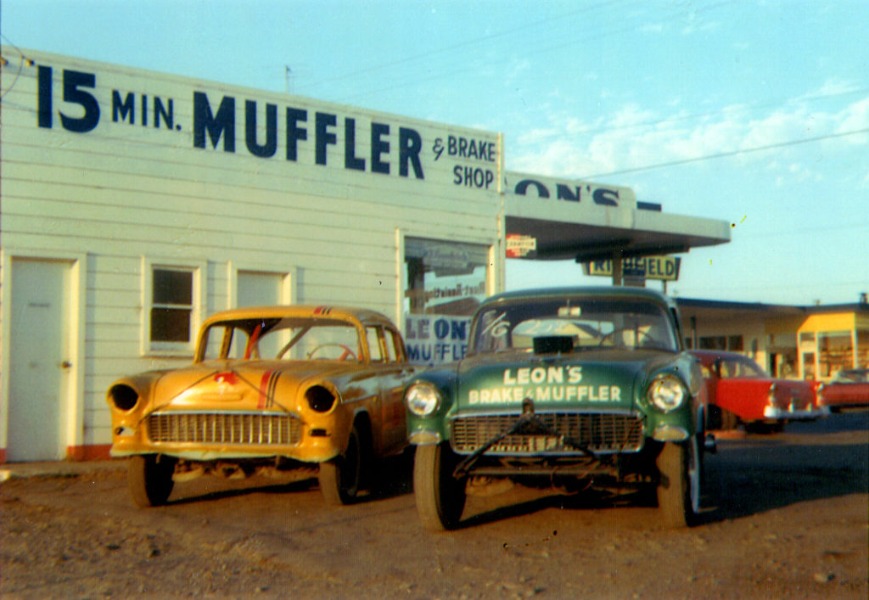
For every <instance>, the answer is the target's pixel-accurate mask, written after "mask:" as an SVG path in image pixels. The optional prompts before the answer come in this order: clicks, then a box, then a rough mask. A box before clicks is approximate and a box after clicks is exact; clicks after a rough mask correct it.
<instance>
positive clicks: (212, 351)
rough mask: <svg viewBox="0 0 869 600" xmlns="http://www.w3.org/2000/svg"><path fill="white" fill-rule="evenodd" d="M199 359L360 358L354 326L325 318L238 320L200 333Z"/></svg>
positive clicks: (216, 325) (220, 324)
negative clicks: (201, 334) (201, 335)
mask: <svg viewBox="0 0 869 600" xmlns="http://www.w3.org/2000/svg"><path fill="white" fill-rule="evenodd" d="M197 356H199V359H200V360H214V359H241V360H259V359H265V360H274V359H281V360H344V361H346V360H350V361H357V360H359V359H360V357H361V356H362V354H361V352H360V347H359V336H358V333H357V330H356V328H355V327H353V326H352V325H351V324H349V323H344V322H342V321H332V320H326V319H301V318H296V319H238V320H233V321H226V322H221V323H217V324H215V325H212V326H211V327H209V328H208V329H207V330H206V331H205V333H204V334H203V339H202V341H201V344H200V350H199V352H198V354H197Z"/></svg>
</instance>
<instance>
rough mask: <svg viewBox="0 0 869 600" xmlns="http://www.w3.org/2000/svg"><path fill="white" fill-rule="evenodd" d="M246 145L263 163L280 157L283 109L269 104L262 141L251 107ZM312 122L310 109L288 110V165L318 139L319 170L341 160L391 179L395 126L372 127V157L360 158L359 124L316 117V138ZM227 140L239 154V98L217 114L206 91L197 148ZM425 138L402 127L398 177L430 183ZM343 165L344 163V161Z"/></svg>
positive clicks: (200, 102)
mask: <svg viewBox="0 0 869 600" xmlns="http://www.w3.org/2000/svg"><path fill="white" fill-rule="evenodd" d="M244 115H245V123H244V127H245V145H246V147H247V150H248V152H250V153H251V154H253V155H254V156H259V157H261V158H272V157H273V156H275V155H276V154H277V147H278V107H277V106H276V105H274V104H266V105H265V126H264V127H263V129H265V140H264V142H263V143H260V141H259V140H258V138H257V131H258V130H259V128H260V127H259V125H258V120H259V108H258V105H257V103H256V102H254V101H252V100H248V101H246V102H245V111H244ZM309 117H310V115H309V114H308V111H307V110H304V109H298V108H293V107H287V108H286V109H285V111H284V132H285V136H284V139H285V155H284V157H285V158H286V160H288V161H296V160H298V157H299V147H300V143H301V144H305V143H307V141H308V140H309V139H310V138H311V137H313V151H314V162H315V163H316V164H318V165H323V166H325V165H327V164H329V157H330V155H332V154H336V155H337V160H338V161H341V160H343V167H344V168H345V169H349V170H355V171H371V172H372V173H381V174H384V175H389V174H390V173H391V170H392V164H391V163H390V161H389V155H390V154H391V152H392V147H391V142H390V138H389V135H390V133H391V131H390V125H388V124H386V123H377V122H372V123H371V135H370V140H369V141H370V155H368V156H367V157H362V156H359V154H358V152H357V141H356V119H353V118H350V117H345V118H344V119H343V123H342V124H341V126H339V122H338V115H334V114H332V113H325V112H319V111H317V112H315V113H314V115H313V118H312V119H311V120H312V121H313V136H310V135H309V133H311V132H310V131H309V128H308V126H307V124H308V123H309ZM339 129H342V130H343V131H342V132H343V146H344V147H343V151H342V150H339V149H337V146H338V130H339ZM221 138H222V139H223V150H224V152H230V153H232V152H235V149H236V110H235V98H233V97H232V96H224V97H223V98H222V99H221V100H220V104H219V105H218V108H217V111H214V110H213V108H212V105H211V102H210V101H209V99H208V96H207V95H206V94H205V93H204V92H194V93H193V145H194V147H196V148H202V149H206V148H207V147H208V145H209V142H210V145H211V147H212V148H215V149H216V148H217V147H218V145H219V143H220V141H221ZM421 151H422V137H421V136H420V134H419V132H417V131H416V130H415V129H411V128H408V127H399V128H398V148H397V153H398V175H399V176H400V177H409V176H411V172H412V174H413V176H414V177H415V178H416V179H425V174H424V173H423V168H422V160H421V159H420V153H421ZM339 164H340V162H339Z"/></svg>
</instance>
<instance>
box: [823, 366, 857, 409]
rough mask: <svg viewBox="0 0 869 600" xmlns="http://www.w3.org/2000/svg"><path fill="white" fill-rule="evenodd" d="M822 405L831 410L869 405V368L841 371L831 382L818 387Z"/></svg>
mask: <svg viewBox="0 0 869 600" xmlns="http://www.w3.org/2000/svg"><path fill="white" fill-rule="evenodd" d="M818 396H819V402H820V404H821V406H826V407H828V408H829V409H830V411H831V412H840V411H842V410H845V409H849V408H866V407H869V369H847V370H844V371H839V372H838V373H837V374H836V377H834V378H833V379H832V380H831V381H830V382H829V383H822V384H821V385H820V386H819V387H818Z"/></svg>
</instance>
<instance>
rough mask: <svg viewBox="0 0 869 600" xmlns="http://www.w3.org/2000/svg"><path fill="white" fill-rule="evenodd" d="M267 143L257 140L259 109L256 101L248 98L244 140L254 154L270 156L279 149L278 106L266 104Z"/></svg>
mask: <svg viewBox="0 0 869 600" xmlns="http://www.w3.org/2000/svg"><path fill="white" fill-rule="evenodd" d="M265 130H266V143H265V144H260V143H259V142H257V138H256V132H257V110H256V102H254V101H253V100H248V101H246V102H245V103H244V141H245V144H247V150H248V152H250V153H251V154H253V155H254V156H259V157H260V158H269V157H272V156H274V155H275V152H277V151H278V107H277V106H276V105H274V104H266V127H265Z"/></svg>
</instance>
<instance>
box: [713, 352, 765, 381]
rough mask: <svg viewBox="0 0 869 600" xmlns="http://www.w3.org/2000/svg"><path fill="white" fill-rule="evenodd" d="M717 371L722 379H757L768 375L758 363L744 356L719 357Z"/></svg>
mask: <svg viewBox="0 0 869 600" xmlns="http://www.w3.org/2000/svg"><path fill="white" fill-rule="evenodd" d="M718 372H719V377H721V378H722V379H734V378H744V379H757V378H762V377H768V375H767V374H766V372H765V371H764V370H763V369H762V368H761V367H760V365H758V364H757V363H756V362H754V361H753V360H750V359H748V358H745V357H734V358H723V359H721V360H720V361H719V364H718Z"/></svg>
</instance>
